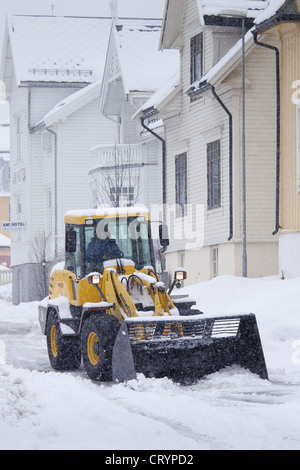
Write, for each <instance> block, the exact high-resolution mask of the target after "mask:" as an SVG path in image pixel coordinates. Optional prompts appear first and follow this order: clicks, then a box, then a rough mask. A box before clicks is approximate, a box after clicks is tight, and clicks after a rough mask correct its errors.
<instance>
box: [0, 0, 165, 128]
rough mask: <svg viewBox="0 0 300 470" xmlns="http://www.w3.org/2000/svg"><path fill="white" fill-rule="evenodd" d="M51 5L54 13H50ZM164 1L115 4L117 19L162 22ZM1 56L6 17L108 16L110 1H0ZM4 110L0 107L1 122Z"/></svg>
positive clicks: (124, 0) (122, 0)
mask: <svg viewBox="0 0 300 470" xmlns="http://www.w3.org/2000/svg"><path fill="white" fill-rule="evenodd" d="M52 5H53V10H52ZM164 5H165V0H118V10H119V16H120V17H134V18H162V16H163V12H164ZM0 7H1V12H0V53H1V51H2V39H3V33H4V23H5V17H6V14H7V13H10V14H21V15H51V14H52V11H53V12H54V15H65V16H69V15H71V16H72V15H74V16H107V17H110V16H111V9H110V0H0ZM6 114H7V107H6V106H4V105H3V104H2V105H0V122H1V120H3V116H4V117H5V116H6Z"/></svg>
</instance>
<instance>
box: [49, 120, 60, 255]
mask: <svg viewBox="0 0 300 470" xmlns="http://www.w3.org/2000/svg"><path fill="white" fill-rule="evenodd" d="M47 131H48V132H50V134H52V135H53V136H54V142H55V144H54V225H55V229H54V238H55V248H54V256H55V258H57V255H58V249H57V237H58V220H57V219H58V217H57V216H58V214H57V133H56V132H54V131H52V129H50V128H49V127H47Z"/></svg>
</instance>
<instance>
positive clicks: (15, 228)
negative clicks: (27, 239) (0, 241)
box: [1, 222, 27, 232]
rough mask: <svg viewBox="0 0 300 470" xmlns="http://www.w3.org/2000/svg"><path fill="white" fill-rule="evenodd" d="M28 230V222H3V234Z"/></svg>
mask: <svg viewBox="0 0 300 470" xmlns="http://www.w3.org/2000/svg"><path fill="white" fill-rule="evenodd" d="M26 228H27V224H26V222H1V230H2V232H20V231H22V230H26Z"/></svg>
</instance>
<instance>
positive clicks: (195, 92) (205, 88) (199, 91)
mask: <svg viewBox="0 0 300 470" xmlns="http://www.w3.org/2000/svg"><path fill="white" fill-rule="evenodd" d="M208 90H211V92H212V94H213V96H214V98H215V99H216V100H217V102H218V103H219V104H220V106H222V108H223V109H224V111H225V112H226V114H227V115H228V118H229V237H228V241H230V240H232V238H233V119H232V113H231V112H230V111H229V109H228V108H227V106H226V105H225V103H224V102H223V101H222V100H221V98H220V97H219V95H218V94H217V92H216V89H215V87H214V86H213V85H211V84H210V83H208V82H204V83H203V84H202V85H201V86H200V88H198V89H196V90H193V91H192V92H191V93H189V96H190V98H191V99H193V97H196V96H197V95H200V94H202V93H205V92H206V91H208Z"/></svg>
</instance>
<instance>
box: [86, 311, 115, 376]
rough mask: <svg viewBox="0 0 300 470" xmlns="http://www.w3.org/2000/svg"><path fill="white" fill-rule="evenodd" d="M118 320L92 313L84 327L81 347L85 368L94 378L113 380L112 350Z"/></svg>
mask: <svg viewBox="0 0 300 470" xmlns="http://www.w3.org/2000/svg"><path fill="white" fill-rule="evenodd" d="M117 330H118V328H117V325H116V322H115V321H114V320H113V319H112V318H110V317H108V316H107V315H105V316H99V315H92V316H91V317H90V318H88V319H87V320H86V321H85V323H84V325H83V328H82V333H81V349H82V358H83V364H84V367H85V370H86V372H87V374H88V376H89V377H90V379H92V380H99V381H100V380H101V381H103V382H104V381H110V380H112V366H111V363H112V350H113V345H114V342H115V339H116V335H117Z"/></svg>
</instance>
